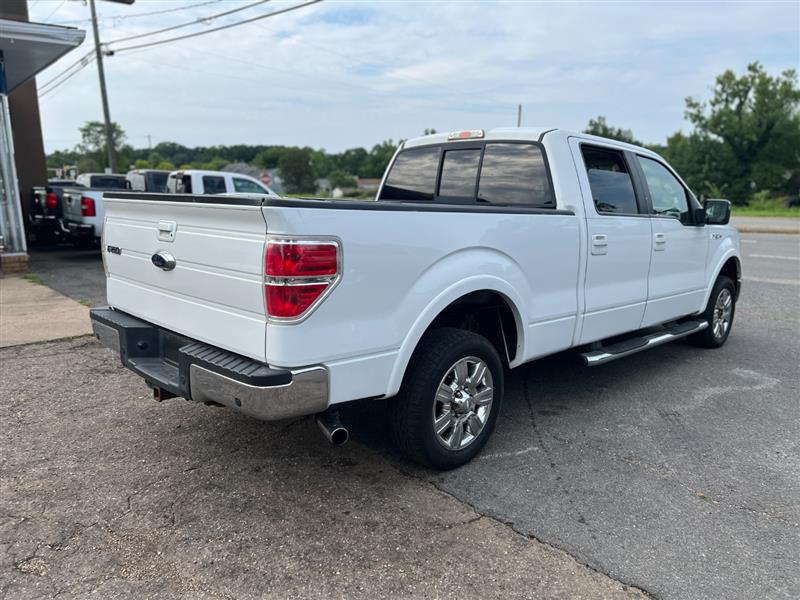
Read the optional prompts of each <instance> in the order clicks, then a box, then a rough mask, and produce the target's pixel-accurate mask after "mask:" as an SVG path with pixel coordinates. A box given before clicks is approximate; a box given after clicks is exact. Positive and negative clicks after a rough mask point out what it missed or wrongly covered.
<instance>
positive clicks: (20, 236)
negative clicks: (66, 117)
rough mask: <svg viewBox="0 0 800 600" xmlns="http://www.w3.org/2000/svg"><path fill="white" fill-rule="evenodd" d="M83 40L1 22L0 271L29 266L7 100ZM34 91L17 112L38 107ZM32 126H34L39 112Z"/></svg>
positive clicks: (52, 28)
mask: <svg viewBox="0 0 800 600" xmlns="http://www.w3.org/2000/svg"><path fill="white" fill-rule="evenodd" d="M26 16H27V15H26ZM85 35H86V33H85V32H84V31H83V30H80V29H75V28H72V27H60V26H56V25H45V24H41V23H29V22H27V21H25V20H12V19H4V18H0V267H2V269H3V271H14V270H23V269H25V267H26V265H27V244H26V241H25V226H24V217H23V211H22V199H21V197H20V185H19V180H18V177H17V171H18V168H17V166H18V163H15V158H14V135H13V133H12V124H11V109H10V108H9V97H8V96H9V94H10V93H11V92H13V91H14V90H15V89H18V88H20V87H21V86H23V85H24V84H26V82H29V81H30V80H32V79H33V78H34V77H35V76H36V74H37V73H39V72H40V71H42V70H43V69H45V68H46V67H48V66H49V65H51V64H52V63H54V62H55V61H56V60H58V59H59V58H61V57H62V56H64V55H65V54H66V53H67V52H69V51H70V50H72V49H74V48H76V47H77V46H79V45H80V44H81V43H82V42H83V39H84V37H85ZM32 90H33V94H32V97H30V98H26V100H27V102H25V103H24V104H19V103H18V104H17V106H19V107H20V109H21V110H24V109H25V108H27V107H28V106H29V105H30V103H31V102H33V103H35V102H36V95H35V88H32ZM14 110H16V108H15V109H14ZM36 121H37V123H38V109H37V110H36ZM27 133H31V134H35V135H37V136H38V137H39V139H40V140H41V131H36V132H28V131H25V130H24V129H23V130H22V131H19V129H18V135H26V134H27ZM40 143H41V142H40ZM42 155H43V153H42ZM41 160H43V156H42V157H41Z"/></svg>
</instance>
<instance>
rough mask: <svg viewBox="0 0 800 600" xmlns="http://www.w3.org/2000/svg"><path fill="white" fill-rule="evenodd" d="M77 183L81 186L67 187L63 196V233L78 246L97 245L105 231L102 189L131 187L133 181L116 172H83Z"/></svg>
mask: <svg viewBox="0 0 800 600" xmlns="http://www.w3.org/2000/svg"><path fill="white" fill-rule="evenodd" d="M75 183H77V184H78V185H79V186H81V187H65V188H64V190H63V193H62V196H61V208H62V212H63V216H62V218H61V220H60V222H59V224H60V227H61V234H62V235H63V236H64V237H65V238H66V239H67V240H69V241H71V242H72V243H73V244H75V245H76V246H79V247H96V245H97V244H98V243H99V242H100V238H101V237H102V235H103V221H104V219H105V207H104V206H103V193H104V192H106V191H108V190H130V189H131V184H130V182H129V181H128V180H127V179H126V177H125V175H121V174H116V173H81V174H80V175H78V177H77V178H76V179H75Z"/></svg>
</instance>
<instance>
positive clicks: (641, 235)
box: [570, 138, 653, 344]
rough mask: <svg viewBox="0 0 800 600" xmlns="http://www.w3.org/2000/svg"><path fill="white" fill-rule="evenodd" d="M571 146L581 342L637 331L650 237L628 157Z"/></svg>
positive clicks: (592, 146) (574, 142)
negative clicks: (581, 273)
mask: <svg viewBox="0 0 800 600" xmlns="http://www.w3.org/2000/svg"><path fill="white" fill-rule="evenodd" d="M570 146H571V148H572V153H573V159H574V160H575V166H576V168H577V171H578V179H579V180H580V185H581V192H582V194H583V196H584V199H585V202H584V206H585V208H586V223H587V235H588V240H587V244H588V253H587V264H586V279H585V283H584V290H585V308H584V317H583V325H582V328H581V333H580V336H579V343H581V344H585V343H589V342H594V341H597V340H602V339H604V338H607V337H610V336H614V335H618V334H620V333H625V332H628V331H633V330H636V329H639V327H641V322H642V317H643V316H644V311H645V304H646V302H647V277H648V271H649V269H650V254H651V247H652V238H653V234H652V230H651V223H650V218H649V215H648V214H647V210H646V208H645V203H644V199H643V198H639V197H638V196H637V193H636V188H635V187H634V183H633V177H632V173H631V171H632V167H631V165H630V161H631V160H635V159H634V158H633V155H632V154H630V153H628V152H625V151H623V150H621V149H619V148H614V147H613V146H605V145H603V144H598V143H596V142H594V141H591V142H589V141H582V140H581V139H579V138H572V139H571V140H570Z"/></svg>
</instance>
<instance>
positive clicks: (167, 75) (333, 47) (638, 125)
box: [29, 0, 800, 152]
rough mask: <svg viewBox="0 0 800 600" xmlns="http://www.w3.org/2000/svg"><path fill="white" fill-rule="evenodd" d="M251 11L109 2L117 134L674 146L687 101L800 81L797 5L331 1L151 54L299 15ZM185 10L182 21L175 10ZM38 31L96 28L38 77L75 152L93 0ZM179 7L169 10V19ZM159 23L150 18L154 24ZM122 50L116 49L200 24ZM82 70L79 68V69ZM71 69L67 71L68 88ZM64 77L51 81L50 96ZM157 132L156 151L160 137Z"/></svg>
mask: <svg viewBox="0 0 800 600" xmlns="http://www.w3.org/2000/svg"><path fill="white" fill-rule="evenodd" d="M304 1H305V0H272V1H267V2H260V3H258V4H257V5H255V6H252V7H251V8H248V9H246V10H242V11H240V12H237V13H235V14H231V15H228V16H223V17H218V18H214V19H210V20H209V19H207V18H208V17H211V16H212V15H216V14H218V13H221V12H225V11H228V10H232V9H234V8H238V7H243V6H247V5H252V4H254V3H255V2H257V0H245V1H238V0H236V1H235V0H211V1H209V0H180V1H179V0H137V1H136V2H135V3H134V4H133V5H131V6H127V5H124V4H113V3H111V2H106V1H104V0H98V1H97V10H98V13H99V16H100V39H101V40H102V42H103V43H104V44H108V47H109V48H111V49H116V50H117V52H116V53H115V55H114V56H110V57H107V58H106V59H105V67H106V79H107V84H108V96H109V104H110V111H111V118H112V120H114V121H116V122H117V123H119V124H120V125H121V126H122V128H123V129H124V130H125V132H126V134H127V141H128V143H130V144H131V145H133V146H134V147H147V146H148V144H152V145H153V146H154V145H156V144H158V143H159V142H163V141H174V142H178V143H181V144H184V145H186V146H211V145H230V144H268V145H272V144H282V145H297V146H311V147H314V148H324V149H326V150H328V151H333V152H339V151H342V150H345V149H347V148H353V147H358V146H363V147H367V148H369V147H371V146H373V145H374V144H376V143H379V142H381V141H383V140H387V139H393V140H398V139H402V138H409V137H415V136H417V135H421V134H422V132H423V130H424V129H426V128H435V129H437V130H438V131H451V130H459V129H475V128H485V129H491V128H493V127H505V126H513V125H516V121H517V105H518V104H522V123H523V125H530V126H548V127H559V128H564V129H569V130H581V129H583V128H585V127H586V125H587V122H588V121H589V119H591V118H593V117H596V116H598V115H603V116H605V117H606V118H607V120H608V122H609V123H610V124H611V125H614V126H619V127H624V128H628V129H631V130H633V133H634V135H635V136H636V137H637V138H638V139H640V140H642V141H644V142H646V143H663V142H665V141H666V138H667V136H668V135H670V134H672V133H674V132H675V131H677V130H679V129H683V130H684V131H688V130H690V126H689V124H688V123H687V122H686V121H685V120H684V116H683V110H684V99H685V98H686V97H687V96H693V97H695V98H700V99H705V98H708V97H709V96H710V94H711V87H712V85H713V82H714V78H715V77H716V76H717V75H719V74H720V73H722V72H723V71H725V70H726V69H733V70H734V71H737V72H742V71H744V69H745V67H746V66H747V64H748V63H750V62H753V61H759V62H761V63H762V64H763V65H764V66H765V67H766V69H767V70H768V71H769V72H770V73H773V74H777V73H779V72H781V71H783V70H786V69H790V68H794V69H799V68H800V2H798V1H797V0H792V1H787V2H768V1H761V2H699V1H697V2H678V1H673V2H637V1H628V2H593V3H584V2H501V3H489V2H466V1H464V2H443V1H442V2H434V1H431V2H412V1H382V2H355V1H349V2H346V1H338V0H325V1H323V2H320V3H317V4H313V5H310V6H307V7H304V8H300V9H298V10H295V11H292V12H287V13H285V14H279V15H276V16H274V17H269V18H265V19H261V20H258V21H255V22H252V23H248V24H244V25H241V26H236V27H232V28H229V29H226V30H223V31H219V32H213V33H208V34H206V35H200V36H197V37H194V38H191V39H186V40H179V41H173V42H169V43H164V44H160V45H155V46H152V47H148V48H140V49H133V50H128V51H123V50H121V49H122V48H124V47H125V46H130V45H134V44H141V43H145V42H151V41H156V40H165V39H168V38H171V37H175V36H179V35H185V34H188V33H194V32H204V31H208V30H210V29H213V28H214V27H219V26H221V25H225V24H229V23H235V22H238V21H241V20H244V19H248V18H251V17H255V16H258V15H263V14H267V13H270V12H273V11H276V10H280V9H283V8H287V7H289V6H293V5H296V4H301V3H303V2H304ZM175 9H178V10H175ZM29 11H30V20H31V21H37V22H47V23H52V24H59V25H65V26H72V27H79V28H82V29H85V30H86V32H87V34H86V39H85V41H84V42H83V44H82V45H81V47H79V48H77V49H75V50H73V51H72V52H71V53H69V54H67V55H66V56H65V57H64V58H62V59H61V60H60V61H59V62H57V63H55V64H53V65H52V66H50V67H49V68H48V69H47V70H45V71H43V72H42V73H40V74H39V76H38V77H37V83H38V85H39V87H40V93H43V92H46V91H48V90H52V91H50V92H49V93H44V94H43V95H42V96H41V98H40V109H41V116H42V129H43V135H44V142H45V147H46V149H47V151H48V152H52V151H53V150H57V149H67V148H72V147H74V146H75V144H76V143H77V142H78V141H79V137H80V136H79V134H78V128H79V127H80V126H81V125H82V124H83V123H84V122H86V121H89V120H101V119H102V107H101V101H100V92H99V85H98V76H97V67H96V65H95V64H94V63H90V64H88V65H87V66H86V67H85V68H83V69H80V70H79V71H78V72H77V74H75V75H74V76H72V77H70V78H69V79H68V80H66V81H64V82H63V84H61V85H59V86H58V87H57V88H56V87H55V83H54V84H51V85H50V86H49V87H42V86H43V84H45V83H47V82H48V81H50V80H52V79H53V78H54V77H55V76H57V75H58V74H59V73H61V72H62V71H64V69H65V68H66V67H68V66H70V65H71V64H73V63H75V62H76V61H77V60H78V59H80V58H81V57H82V56H83V55H85V54H89V55H90V56H91V52H92V51H93V43H94V42H93V37H92V33H91V23H90V21H89V20H88V18H89V7H88V5H86V4H84V2H82V1H81V0H29ZM164 11H168V12H164ZM156 12H158V13H160V14H147V13H156ZM195 21H198V22H196V23H194V24H192V25H190V26H187V27H182V28H179V29H176V30H174V31H169V32H164V33H161V34H156V35H152V36H147V37H141V38H139V39H136V40H130V41H127V42H117V43H112V40H115V39H119V38H126V37H130V36H135V35H141V34H146V33H149V32H152V31H155V30H159V29H162V28H166V27H170V26H174V25H179V24H182V23H191V22H195ZM79 66H80V65H79ZM69 73H70V72H67V74H69ZM60 81H62V80H60V79H57V80H55V82H56V83H58V82H60ZM148 136H149V137H148Z"/></svg>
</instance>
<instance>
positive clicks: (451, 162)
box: [439, 148, 481, 200]
mask: <svg viewBox="0 0 800 600" xmlns="http://www.w3.org/2000/svg"><path fill="white" fill-rule="evenodd" d="M480 162H481V149H480V148H473V149H468V150H448V151H447V152H445V153H444V162H443V163H442V180H441V182H440V183H439V196H441V197H443V198H465V199H468V200H473V199H474V198H475V183H476V182H477V181H478V165H479V164H480Z"/></svg>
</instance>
